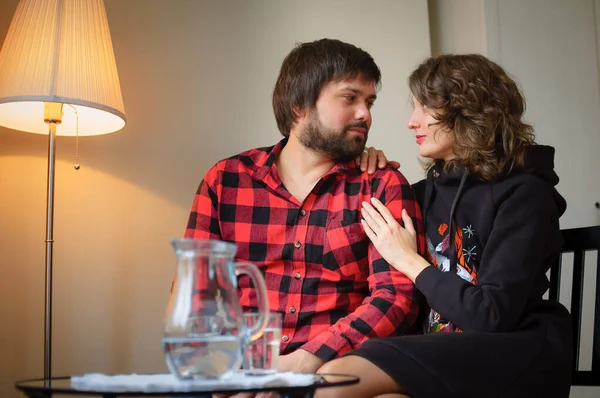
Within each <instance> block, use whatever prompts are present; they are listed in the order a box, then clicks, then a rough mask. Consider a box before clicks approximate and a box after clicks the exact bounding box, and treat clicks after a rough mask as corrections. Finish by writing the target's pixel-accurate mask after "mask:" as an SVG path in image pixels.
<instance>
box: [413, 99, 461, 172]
mask: <svg viewBox="0 0 600 398" xmlns="http://www.w3.org/2000/svg"><path fill="white" fill-rule="evenodd" d="M412 101H413V112H412V114H411V115H410V118H409V119H408V128H409V129H411V130H414V131H415V138H416V141H417V144H418V145H419V154H420V155H421V156H423V157H426V158H430V159H434V160H450V159H454V158H455V157H456V155H455V154H454V148H453V141H452V136H451V135H450V133H449V132H448V131H444V129H443V128H442V126H441V125H440V124H438V121H437V120H436V119H435V118H434V117H433V112H432V110H431V109H430V108H428V107H427V106H426V105H423V104H421V103H420V102H419V101H417V99H416V98H415V97H413V100H412Z"/></svg>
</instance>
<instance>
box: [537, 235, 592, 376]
mask: <svg viewBox="0 0 600 398" xmlns="http://www.w3.org/2000/svg"><path fill="white" fill-rule="evenodd" d="M562 235H563V239H564V240H565V244H564V246H563V249H562V253H569V252H572V253H573V264H572V267H573V269H572V270H573V284H572V291H571V308H570V309H569V312H570V313H571V318H572V321H573V349H574V359H575V360H574V364H573V378H572V384H573V385H579V386H600V253H599V255H598V260H597V263H596V271H597V272H596V297H595V299H594V322H593V326H594V330H593V331H592V332H593V345H592V350H593V351H592V367H591V370H579V351H580V347H581V322H582V316H583V314H582V309H583V278H584V271H585V264H584V262H585V252H586V251H592V250H594V251H600V226H595V227H586V228H573V229H564V230H562ZM568 266H569V264H563V263H562V259H561V261H560V262H559V263H558V264H556V265H555V266H553V267H552V269H551V270H550V291H549V298H550V299H553V300H558V299H559V295H560V291H559V290H560V281H561V271H562V270H563V269H565V267H568Z"/></svg>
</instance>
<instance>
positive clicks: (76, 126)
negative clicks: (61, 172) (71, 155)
mask: <svg viewBox="0 0 600 398" xmlns="http://www.w3.org/2000/svg"><path fill="white" fill-rule="evenodd" d="M68 105H69V106H70V107H71V108H73V110H74V111H75V123H76V124H75V166H73V167H74V168H75V170H79V169H80V168H81V166H80V165H79V113H77V109H76V108H75V107H74V106H73V105H71V104H68Z"/></svg>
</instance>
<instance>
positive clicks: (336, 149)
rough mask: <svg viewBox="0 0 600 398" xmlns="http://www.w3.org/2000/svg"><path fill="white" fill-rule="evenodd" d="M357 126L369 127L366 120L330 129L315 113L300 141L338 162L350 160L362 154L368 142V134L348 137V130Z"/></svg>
mask: <svg viewBox="0 0 600 398" xmlns="http://www.w3.org/2000/svg"><path fill="white" fill-rule="evenodd" d="M356 127H360V128H365V129H367V128H368V127H367V124H366V123H365V122H359V123H354V124H351V125H347V126H345V127H344V128H342V129H341V130H334V129H328V128H326V127H325V126H323V124H322V123H321V121H320V120H319V118H318V115H314V117H312V118H311V119H310V120H309V121H308V123H307V125H306V127H304V130H303V131H302V134H300V137H299V141H300V143H301V144H302V145H303V146H304V147H306V148H308V149H313V150H315V151H317V152H320V153H323V154H326V155H328V156H330V157H331V158H332V159H333V160H334V161H336V162H349V161H350V160H353V159H355V158H356V157H357V156H358V155H360V154H361V153H362V152H363V151H364V150H365V145H366V144H367V134H365V135H364V136H363V135H355V136H353V137H351V138H347V137H346V134H347V133H348V130H350V129H351V128H356Z"/></svg>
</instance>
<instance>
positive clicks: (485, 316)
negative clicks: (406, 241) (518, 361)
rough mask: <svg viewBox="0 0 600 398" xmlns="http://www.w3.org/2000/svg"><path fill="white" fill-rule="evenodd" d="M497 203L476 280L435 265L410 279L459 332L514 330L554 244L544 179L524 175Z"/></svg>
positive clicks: (554, 218)
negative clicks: (463, 277) (443, 269)
mask: <svg viewBox="0 0 600 398" xmlns="http://www.w3.org/2000/svg"><path fill="white" fill-rule="evenodd" d="M499 202H500V203H499V206H498V210H497V213H496V217H495V219H494V221H493V227H492V230H491V233H490V235H489V237H488V240H487V243H486V245H485V248H484V250H483V253H482V257H481V261H480V263H479V273H478V284H477V285H472V284H470V283H468V282H466V281H464V280H463V279H461V278H460V277H459V276H458V275H457V274H456V273H453V272H452V273H451V272H441V271H439V270H438V269H437V268H435V267H429V268H427V269H425V270H424V271H423V272H422V273H421V274H420V275H419V276H418V277H417V279H416V287H417V288H418V289H419V290H420V291H421V292H422V293H423V294H424V295H425V297H427V300H428V302H429V304H430V306H431V307H432V308H434V309H435V310H436V311H437V312H439V313H440V314H441V315H442V316H443V317H444V318H445V319H448V320H449V321H450V322H452V323H453V324H454V325H456V326H458V327H459V328H461V329H462V330H464V331H465V332H466V331H473V332H507V331H512V330H514V329H515V328H516V326H517V324H518V322H519V320H520V319H521V316H522V315H523V312H524V309H525V306H526V304H527V301H528V298H529V297H530V295H531V292H532V289H533V288H534V285H535V283H536V281H539V278H542V277H544V276H543V274H544V273H545V270H546V269H547V264H545V262H546V261H548V260H547V259H548V258H549V257H550V256H551V255H553V254H556V253H557V252H558V250H559V249H560V246H559V245H558V244H557V241H556V240H555V239H554V237H555V236H554V235H557V234H558V233H559V224H558V218H559V213H558V209H557V207H556V205H555V204H554V201H553V199H552V195H551V192H550V187H549V186H548V185H547V184H546V183H544V182H542V181H541V180H539V179H538V178H536V177H533V176H526V178H525V179H524V180H521V183H520V184H518V185H516V186H513V187H512V189H510V190H509V191H508V192H506V193H504V194H502V195H501V197H500V198H499ZM553 234H554V235H553Z"/></svg>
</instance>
